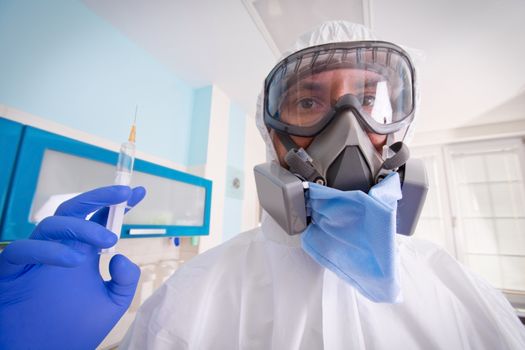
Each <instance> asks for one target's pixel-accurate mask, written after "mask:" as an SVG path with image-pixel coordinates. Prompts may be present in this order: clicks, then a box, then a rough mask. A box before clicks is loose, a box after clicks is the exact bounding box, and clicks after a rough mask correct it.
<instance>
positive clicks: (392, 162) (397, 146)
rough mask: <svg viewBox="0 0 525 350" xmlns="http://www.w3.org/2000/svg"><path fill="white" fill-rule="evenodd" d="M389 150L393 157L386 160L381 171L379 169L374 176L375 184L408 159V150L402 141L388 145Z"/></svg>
mask: <svg viewBox="0 0 525 350" xmlns="http://www.w3.org/2000/svg"><path fill="white" fill-rule="evenodd" d="M390 150H392V151H393V152H394V155H393V156H392V157H389V158H387V159H386V160H385V161H384V162H383V165H381V169H379V171H378V173H377V176H376V183H377V182H379V181H380V180H381V179H382V178H384V177H385V176H386V175H388V174H389V173H390V172H391V171H395V170H397V169H398V168H400V167H402V166H403V165H404V164H405V163H406V162H407V161H408V159H409V158H410V150H409V149H408V146H407V145H405V144H404V143H403V142H402V141H399V142H396V143H394V144H392V145H390Z"/></svg>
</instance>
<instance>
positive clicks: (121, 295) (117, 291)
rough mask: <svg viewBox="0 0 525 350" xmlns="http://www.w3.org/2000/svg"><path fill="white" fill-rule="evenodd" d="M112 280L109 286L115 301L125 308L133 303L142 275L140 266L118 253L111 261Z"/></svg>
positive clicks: (108, 283)
mask: <svg viewBox="0 0 525 350" xmlns="http://www.w3.org/2000/svg"><path fill="white" fill-rule="evenodd" d="M109 273H110V274H111V281H109V282H107V288H108V290H109V294H110V297H111V299H112V300H113V302H114V303H115V304H116V305H118V306H121V307H123V308H125V309H127V308H128V306H129V305H130V304H131V300H132V299H133V296H134V295H135V290H136V289H137V283H138V281H139V277H140V268H139V267H138V266H137V265H135V264H134V263H132V262H131V261H130V260H129V259H128V258H126V257H125V256H124V255H120V254H117V255H115V256H114V257H113V258H112V259H111V261H110V262H109Z"/></svg>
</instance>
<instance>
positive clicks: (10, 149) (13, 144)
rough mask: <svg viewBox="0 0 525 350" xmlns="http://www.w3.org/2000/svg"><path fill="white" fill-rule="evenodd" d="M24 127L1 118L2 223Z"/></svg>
mask: <svg viewBox="0 0 525 350" xmlns="http://www.w3.org/2000/svg"><path fill="white" fill-rule="evenodd" d="M23 129H24V126H23V125H22V124H19V123H16V122H13V121H10V120H7V119H4V118H0V225H1V223H2V218H3V215H2V214H3V212H4V209H5V202H6V200H7V194H8V192H9V187H10V182H11V179H12V177H13V171H14V168H15V161H16V155H17V152H18V146H19V145H20V140H21V139H22V132H23Z"/></svg>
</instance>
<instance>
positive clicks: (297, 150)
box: [275, 130, 326, 185]
mask: <svg viewBox="0 0 525 350" xmlns="http://www.w3.org/2000/svg"><path fill="white" fill-rule="evenodd" d="M275 132H276V133H277V137H278V138H279V140H280V141H281V143H282V144H283V145H284V147H285V148H286V150H287V151H288V153H286V155H285V156H284V161H285V163H286V164H287V165H288V168H289V170H290V172H291V173H292V174H295V175H296V176H297V177H299V178H300V179H301V180H303V181H310V182H315V183H317V184H319V185H326V180H325V178H324V177H323V176H322V175H321V173H320V172H319V171H318V170H317V168H316V167H315V166H314V164H313V159H312V157H310V155H309V154H308V153H307V152H306V151H305V150H304V149H303V148H302V147H299V146H298V145H297V144H296V143H295V142H294V140H292V138H291V137H290V135H288V134H285V133H283V132H280V131H277V130H275Z"/></svg>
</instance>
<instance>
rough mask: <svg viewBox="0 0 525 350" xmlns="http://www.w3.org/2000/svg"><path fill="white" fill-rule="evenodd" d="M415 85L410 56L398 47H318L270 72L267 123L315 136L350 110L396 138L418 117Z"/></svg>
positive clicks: (358, 43) (374, 128) (382, 44)
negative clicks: (334, 119)
mask: <svg viewBox="0 0 525 350" xmlns="http://www.w3.org/2000/svg"><path fill="white" fill-rule="evenodd" d="M414 83H415V71H414V68H413V65H412V62H411V61H410V58H409V56H408V55H407V53H406V52H405V51H404V50H403V49H401V48H400V47H398V46H396V45H394V44H392V43H388V42H381V41H356V42H342V43H332V44H325V45H319V46H314V47H310V48H307V49H304V50H301V51H298V52H296V53H294V54H292V55H290V56H288V57H286V58H285V59H283V60H282V61H281V62H280V63H279V64H277V66H275V68H274V69H273V70H272V71H271V72H270V74H268V77H267V78H266V80H265V90H264V92H265V96H264V120H265V123H266V125H267V126H269V127H271V128H273V129H276V130H277V131H281V132H284V133H287V134H290V135H296V136H307V137H311V136H315V135H317V134H318V133H320V132H321V131H322V130H323V129H324V128H325V127H326V126H327V125H328V124H329V123H330V121H331V120H332V119H333V118H334V117H335V116H336V115H337V112H338V110H339V109H341V108H345V109H348V108H349V109H352V110H353V112H354V114H355V115H356V116H357V117H358V118H359V120H360V121H361V122H362V123H363V124H364V127H365V128H366V129H368V130H369V131H371V132H374V133H377V134H390V133H394V132H396V131H398V130H400V129H402V128H403V127H405V126H408V125H409V124H410V122H411V121H412V119H413V115H414V103H415V92H414ZM343 96H344V98H343V99H342V97H343ZM341 100H343V101H344V103H341Z"/></svg>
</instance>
